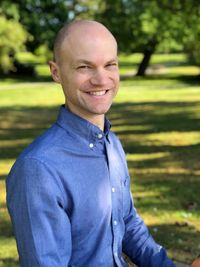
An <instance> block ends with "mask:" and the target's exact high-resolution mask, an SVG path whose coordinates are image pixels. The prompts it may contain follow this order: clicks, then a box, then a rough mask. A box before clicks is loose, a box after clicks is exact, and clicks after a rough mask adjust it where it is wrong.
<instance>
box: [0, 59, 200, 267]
mask: <svg viewBox="0 0 200 267" xmlns="http://www.w3.org/2000/svg"><path fill="white" fill-rule="evenodd" d="M140 57H141V55H133V56H129V57H126V56H121V73H122V74H124V73H127V72H129V71H130V70H131V69H132V66H131V61H132V60H134V61H135V62H136V63H135V65H134V66H135V68H136V66H137V64H138V61H139V59H140ZM184 60H185V59H184V55H168V56H166V55H164V56H161V55H156V56H155V57H154V58H153V59H152V66H154V65H155V66H156V64H159V65H160V68H162V69H163V68H164V70H165V71H164V72H162V73H161V74H158V73H157V69H156V71H155V73H156V74H153V75H151V76H147V77H146V78H143V79H142V78H137V77H129V78H127V79H124V80H122V82H121V87H120V91H119V94H118V96H117V97H116V99H115V101H114V104H113V106H112V109H111V111H110V112H109V118H110V120H111V121H112V125H113V126H112V129H113V130H114V131H115V132H116V133H117V135H118V136H119V138H120V139H121V141H122V143H123V146H124V149H125V151H126V153H127V160H128V166H129V171H130V175H131V179H132V183H131V189H132V193H133V196H134V201H135V205H136V207H137V209H138V212H139V213H140V214H141V216H142V217H143V219H144V220H145V222H146V223H147V224H148V226H149V228H150V231H151V233H152V234H153V236H154V237H155V239H156V240H157V241H158V242H160V243H161V244H162V245H164V246H165V247H166V248H167V249H168V253H169V255H170V256H171V257H172V258H174V259H176V260H179V261H185V262H188V263H189V262H191V261H192V260H193V259H194V258H195V257H196V256H197V255H198V254H199V251H200V199H199V188H200V162H199V154H200V141H199V140H200V85H199V82H198V80H197V79H195V78H194V76H195V75H196V74H198V71H199V70H198V69H197V68H195V67H194V66H187V65H186V64H185V63H184ZM188 70H192V71H191V72H189V71H188ZM37 71H38V73H39V74H41V76H42V78H45V79H44V80H45V81H42V79H41V77H39V78H38V80H37V79H33V78H22V79H16V78H5V79H1V81H0V116H1V120H0V142H1V154H0V157H1V168H0V247H1V250H0V267H7V266H9V267H16V266H18V256H17V251H16V245H15V241H14V238H13V233H12V229H11V224H10V219H9V216H8V213H7V210H6V195H5V177H6V175H7V173H8V171H9V169H10V167H11V165H12V164H13V162H14V160H15V159H16V157H17V156H18V155H19V153H20V152H21V150H22V149H23V148H24V147H25V146H27V145H28V144H29V143H30V142H31V141H32V140H33V139H34V138H35V137H36V136H38V135H39V134H41V133H42V132H43V131H44V130H45V129H46V128H48V127H49V126H50V125H51V123H52V122H53V121H54V120H55V118H56V116H57V110H58V106H59V105H60V104H61V103H63V95H62V92H61V89H60V88H59V86H58V85H56V84H54V83H52V82H51V81H50V79H49V77H48V76H47V75H48V69H47V66H43V65H38V66H37ZM185 71H186V72H185ZM180 73H181V76H180ZM183 74H184V76H183Z"/></svg>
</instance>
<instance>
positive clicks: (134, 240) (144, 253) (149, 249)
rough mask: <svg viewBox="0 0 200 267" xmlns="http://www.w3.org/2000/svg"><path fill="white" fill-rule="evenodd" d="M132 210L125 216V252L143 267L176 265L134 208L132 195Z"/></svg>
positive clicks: (172, 266) (171, 266)
mask: <svg viewBox="0 0 200 267" xmlns="http://www.w3.org/2000/svg"><path fill="white" fill-rule="evenodd" d="M129 204H130V212H129V214H128V215H127V216H126V217H125V218H124V222H125V229H126V230H125V235H124V239H123V252H124V253H125V254H126V255H127V256H129V257H130V259H131V260H132V261H133V262H134V263H135V264H137V266H141V267H161V266H162V267H174V266H175V265H174V264H173V262H172V261H171V260H170V259H169V258H168V257H167V255H166V252H165V249H164V248H163V247H161V246H160V245H158V244H157V243H156V242H155V241H154V239H153V238H152V236H151V235H150V233H149V231H148V228H147V227H146V225H145V224H144V222H143V220H142V219H141V218H140V216H139V215H138V213H137V211H136V209H135V208H134V205H133V201H132V198H131V197H130V201H129Z"/></svg>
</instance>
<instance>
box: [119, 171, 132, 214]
mask: <svg viewBox="0 0 200 267" xmlns="http://www.w3.org/2000/svg"><path fill="white" fill-rule="evenodd" d="M121 185H122V206H123V217H125V216H127V215H128V214H129V212H130V203H131V198H130V177H129V176H127V177H125V178H124V179H122V180H121Z"/></svg>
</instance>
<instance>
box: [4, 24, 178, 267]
mask: <svg viewBox="0 0 200 267" xmlns="http://www.w3.org/2000/svg"><path fill="white" fill-rule="evenodd" d="M50 69H51V73H52V77H53V79H54V81H55V82H57V83H59V84H61V86H62V88H63V92H64V95H65V105H63V106H61V108H60V111H59V115H58V119H57V121H56V122H55V123H54V124H53V125H52V127H51V128H50V129H48V130H47V131H46V132H45V133H44V134H43V135H42V136H40V137H39V138H37V139H36V140H35V141H34V142H33V143H32V144H31V145H30V146H28V148H27V149H25V151H24V152H23V153H22V154H21V155H20V157H19V158H18V159H17V161H16V163H15V164H14V166H13V168H12V170H11V172H10V174H9V176H8V178H7V203H8V208H9V212H10V215H11V219H12V223H13V228H14V233H15V237H16V240H17V247H18V252H19V260H20V266H21V267H67V266H70V267H99V266H102V267H115V266H118V267H122V266H127V264H126V263H125V261H124V259H123V256H122V252H123V253H125V254H126V255H127V256H129V257H130V259H131V260H132V262H134V263H136V264H137V265H138V266H142V267H170V266H171V267H173V266H175V265H174V264H173V263H172V261H171V260H170V259H169V258H168V257H167V256H166V252H165V250H164V248H163V247H161V246H160V245H158V244H157V243H156V242H155V241H154V240H153V238H152V236H151V235H150V234H149V231H148V229H147V227H146V226H145V224H144V222H143V221H142V219H141V218H140V217H139V215H138V214H137V211H136V209H135V207H134V204H133V201H132V198H131V193H130V178H129V174H128V168H127V164H126V159H125V154H124V152H123V149H122V147H121V144H120V142H119V140H118V139H117V137H116V136H115V135H114V134H113V133H112V132H111V131H110V123H109V121H108V120H107V119H106V117H105V113H106V112H107V111H108V110H109V108H110V106H111V104H112V100H113V98H114V97H115V95H116V93H117V91H118V86H119V71H118V59H117V43H116V40H115V38H114V37H113V35H112V34H111V33H110V32H109V31H108V29H107V28H105V27H104V26H103V25H102V24H100V23H98V22H95V21H87V20H83V21H75V22H72V23H71V24H68V25H65V26H64V27H63V28H62V29H61V30H60V31H59V33H58V35H57V38H56V40H55V45H54V60H53V61H51V62H50Z"/></svg>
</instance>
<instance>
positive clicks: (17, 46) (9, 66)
mask: <svg viewBox="0 0 200 267" xmlns="http://www.w3.org/2000/svg"><path fill="white" fill-rule="evenodd" d="M27 38H28V34H27V32H26V31H25V29H24V28H23V26H22V25H21V24H20V23H19V22H18V21H16V20H14V19H7V18H6V17H5V16H3V15H0V71H2V72H4V73H7V72H8V71H9V70H15V69H14V65H13V61H14V59H15V54H16V53H17V52H18V51H20V50H23V49H24V43H25V42H26V40H27Z"/></svg>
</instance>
